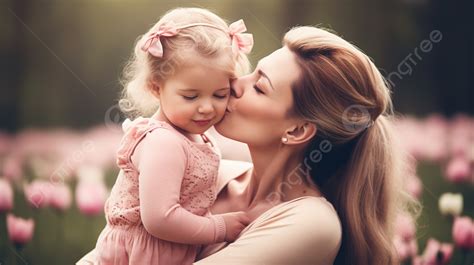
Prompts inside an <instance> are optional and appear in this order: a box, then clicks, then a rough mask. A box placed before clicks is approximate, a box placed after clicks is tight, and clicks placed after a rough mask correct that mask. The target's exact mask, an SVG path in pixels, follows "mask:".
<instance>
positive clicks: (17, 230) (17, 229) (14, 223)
mask: <svg viewBox="0 0 474 265" xmlns="http://www.w3.org/2000/svg"><path fill="white" fill-rule="evenodd" d="M34 227H35V223H34V221H33V219H31V218H30V219H23V218H20V217H16V216H14V215H13V214H8V215H7V230H8V236H9V237H10V240H11V241H12V242H13V243H15V244H17V245H20V246H21V245H24V244H26V243H28V242H29V241H30V240H31V238H32V237H33V230H34Z"/></svg>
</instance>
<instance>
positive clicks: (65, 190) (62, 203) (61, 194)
mask: <svg viewBox="0 0 474 265" xmlns="http://www.w3.org/2000/svg"><path fill="white" fill-rule="evenodd" d="M71 200H72V198H71V190H70V189H69V187H68V186H67V185H66V184H64V183H58V184H54V185H52V187H51V197H50V205H51V206H52V207H54V208H56V209H58V210H66V209H68V208H69V207H70V206H71Z"/></svg>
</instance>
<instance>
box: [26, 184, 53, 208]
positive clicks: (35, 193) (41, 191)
mask: <svg viewBox="0 0 474 265" xmlns="http://www.w3.org/2000/svg"><path fill="white" fill-rule="evenodd" d="M51 186H52V184H50V183H49V182H47V181H44V180H34V181H33V182H31V183H30V184H29V185H26V186H25V187H24V190H25V196H26V200H27V201H28V203H29V204H30V205H31V206H33V207H35V208H43V207H46V206H48V205H49V202H50V198H51Z"/></svg>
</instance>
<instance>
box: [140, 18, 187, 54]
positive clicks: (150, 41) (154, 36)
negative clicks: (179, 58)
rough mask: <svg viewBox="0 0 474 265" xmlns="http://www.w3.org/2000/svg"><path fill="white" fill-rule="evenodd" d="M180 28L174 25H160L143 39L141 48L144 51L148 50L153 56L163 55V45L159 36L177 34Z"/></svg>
mask: <svg viewBox="0 0 474 265" xmlns="http://www.w3.org/2000/svg"><path fill="white" fill-rule="evenodd" d="M179 29H180V28H177V27H176V26H174V25H161V26H160V27H159V28H158V31H155V32H150V33H149V35H148V37H147V38H146V39H144V40H143V43H142V44H141V49H142V51H144V52H149V53H151V55H153V56H155V57H163V46H162V44H161V40H160V37H161V36H163V37H171V36H175V35H176V34H178V32H179Z"/></svg>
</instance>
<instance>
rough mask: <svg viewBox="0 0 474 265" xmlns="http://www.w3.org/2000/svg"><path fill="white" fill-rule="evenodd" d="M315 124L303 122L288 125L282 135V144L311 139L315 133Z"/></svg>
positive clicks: (303, 141)
mask: <svg viewBox="0 0 474 265" xmlns="http://www.w3.org/2000/svg"><path fill="white" fill-rule="evenodd" d="M316 131H317V128H316V125H314V124H313V123H309V122H306V123H303V124H298V125H294V126H292V127H290V128H289V129H288V130H286V132H285V135H284V136H283V137H282V142H283V143H284V144H288V145H291V144H301V143H305V142H307V141H309V140H311V139H312V138H313V137H314V135H316Z"/></svg>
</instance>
